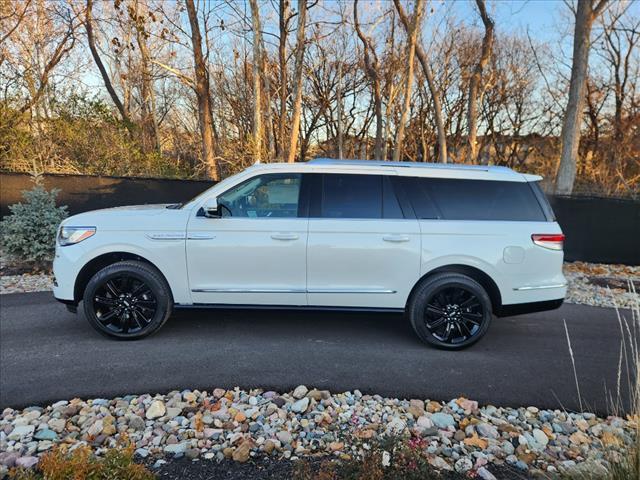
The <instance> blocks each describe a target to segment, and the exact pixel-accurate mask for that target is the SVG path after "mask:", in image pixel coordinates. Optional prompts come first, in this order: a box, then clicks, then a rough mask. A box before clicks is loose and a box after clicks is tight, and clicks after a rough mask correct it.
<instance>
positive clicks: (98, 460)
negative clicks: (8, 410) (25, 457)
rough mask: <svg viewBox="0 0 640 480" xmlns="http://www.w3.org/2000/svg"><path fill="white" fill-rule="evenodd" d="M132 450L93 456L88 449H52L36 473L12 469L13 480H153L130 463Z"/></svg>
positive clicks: (116, 449)
mask: <svg viewBox="0 0 640 480" xmlns="http://www.w3.org/2000/svg"><path fill="white" fill-rule="evenodd" d="M133 455H134V447H133V445H128V446H126V447H121V448H113V449H110V450H108V451H107V453H106V454H105V455H104V456H103V457H96V456H95V455H93V453H92V452H91V448H89V447H88V446H81V447H78V448H76V449H74V450H73V451H72V452H67V451H65V449H64V448H55V449H54V450H52V451H51V452H48V453H45V454H44V455H43V456H42V458H41V459H40V462H39V463H38V468H37V470H25V469H20V468H18V469H12V470H11V472H10V473H9V478H11V479H12V480H117V479H127V480H153V479H155V478H156V477H155V475H153V474H152V473H151V472H150V471H149V470H147V468H146V467H145V466H144V465H140V464H137V463H135V462H134V461H133Z"/></svg>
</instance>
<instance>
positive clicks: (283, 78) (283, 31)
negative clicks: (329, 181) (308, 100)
mask: <svg viewBox="0 0 640 480" xmlns="http://www.w3.org/2000/svg"><path fill="white" fill-rule="evenodd" d="M278 14H279V21H278V24H279V29H280V38H279V44H278V62H279V66H280V72H279V73H280V117H279V118H278V148H277V150H278V152H277V154H278V158H279V159H280V161H284V160H285V155H286V153H285V150H286V147H285V144H286V143H285V137H286V133H287V130H286V122H287V94H288V89H287V81H288V79H287V35H288V32H287V28H288V24H289V18H290V11H289V0H280V3H279V7H278Z"/></svg>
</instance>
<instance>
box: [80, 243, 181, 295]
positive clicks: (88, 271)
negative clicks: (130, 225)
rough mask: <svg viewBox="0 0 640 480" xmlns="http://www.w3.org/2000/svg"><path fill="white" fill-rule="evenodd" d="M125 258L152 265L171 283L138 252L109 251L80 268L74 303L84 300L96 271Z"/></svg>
mask: <svg viewBox="0 0 640 480" xmlns="http://www.w3.org/2000/svg"><path fill="white" fill-rule="evenodd" d="M124 260H135V261H138V262H143V263H146V264H148V265H150V266H151V267H153V268H154V269H155V270H156V271H157V272H158V275H160V276H162V278H163V279H164V281H165V282H167V285H169V282H168V281H167V278H166V277H165V275H164V274H163V273H162V271H161V270H160V269H159V268H158V267H157V266H156V265H155V264H154V263H153V262H151V261H150V260H148V259H147V258H145V257H143V256H142V255H138V254H136V253H131V252H120V251H118V252H108V253H103V254H101V255H98V256H96V257H94V258H92V259H91V260H89V261H88V262H87V263H86V264H85V265H84V266H83V267H82V268H81V269H80V271H79V272H78V275H77V276H76V280H75V283H74V286H73V301H74V303H75V304H76V305H77V304H78V303H79V302H80V300H82V296H83V295H84V290H85V288H87V284H88V283H89V280H91V277H93V276H94V275H95V274H96V273H98V272H99V271H100V270H102V269H103V268H105V267H107V266H109V265H113V264H114V263H117V262H122V261H124ZM169 291H170V293H171V287H170V286H169Z"/></svg>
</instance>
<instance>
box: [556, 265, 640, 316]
mask: <svg viewBox="0 0 640 480" xmlns="http://www.w3.org/2000/svg"><path fill="white" fill-rule="evenodd" d="M563 271H564V276H565V277H566V278H567V281H568V283H569V288H568V290H567V296H566V298H565V301H566V302H568V303H582V304H585V305H593V306H596V307H619V308H633V307H637V306H638V305H639V304H640V266H627V265H608V264H604V263H585V262H572V263H568V262H567V263H565V264H564V268H563Z"/></svg>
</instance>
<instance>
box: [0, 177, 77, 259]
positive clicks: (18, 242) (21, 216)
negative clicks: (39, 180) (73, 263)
mask: <svg viewBox="0 0 640 480" xmlns="http://www.w3.org/2000/svg"><path fill="white" fill-rule="evenodd" d="M58 191H59V190H56V189H53V190H51V191H47V190H46V189H45V188H44V187H43V186H42V185H36V186H35V187H34V188H33V189H31V190H25V191H23V192H22V196H23V197H24V200H25V202H24V203H22V202H21V203H16V204H13V205H11V206H10V207H9V210H11V214H10V215H8V216H6V217H5V218H4V219H3V220H2V221H1V222H0V233H1V235H2V247H3V250H4V251H5V252H6V253H7V254H9V255H10V256H11V257H13V258H15V259H16V260H20V261H23V262H28V263H32V264H34V265H35V266H39V267H41V266H44V265H45V264H46V263H47V262H49V261H51V260H52V259H53V253H54V250H55V241H56V232H57V229H58V225H60V222H61V221H62V220H64V219H65V218H66V217H67V207H66V206H62V207H58V206H57V205H56V197H57V195H58Z"/></svg>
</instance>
